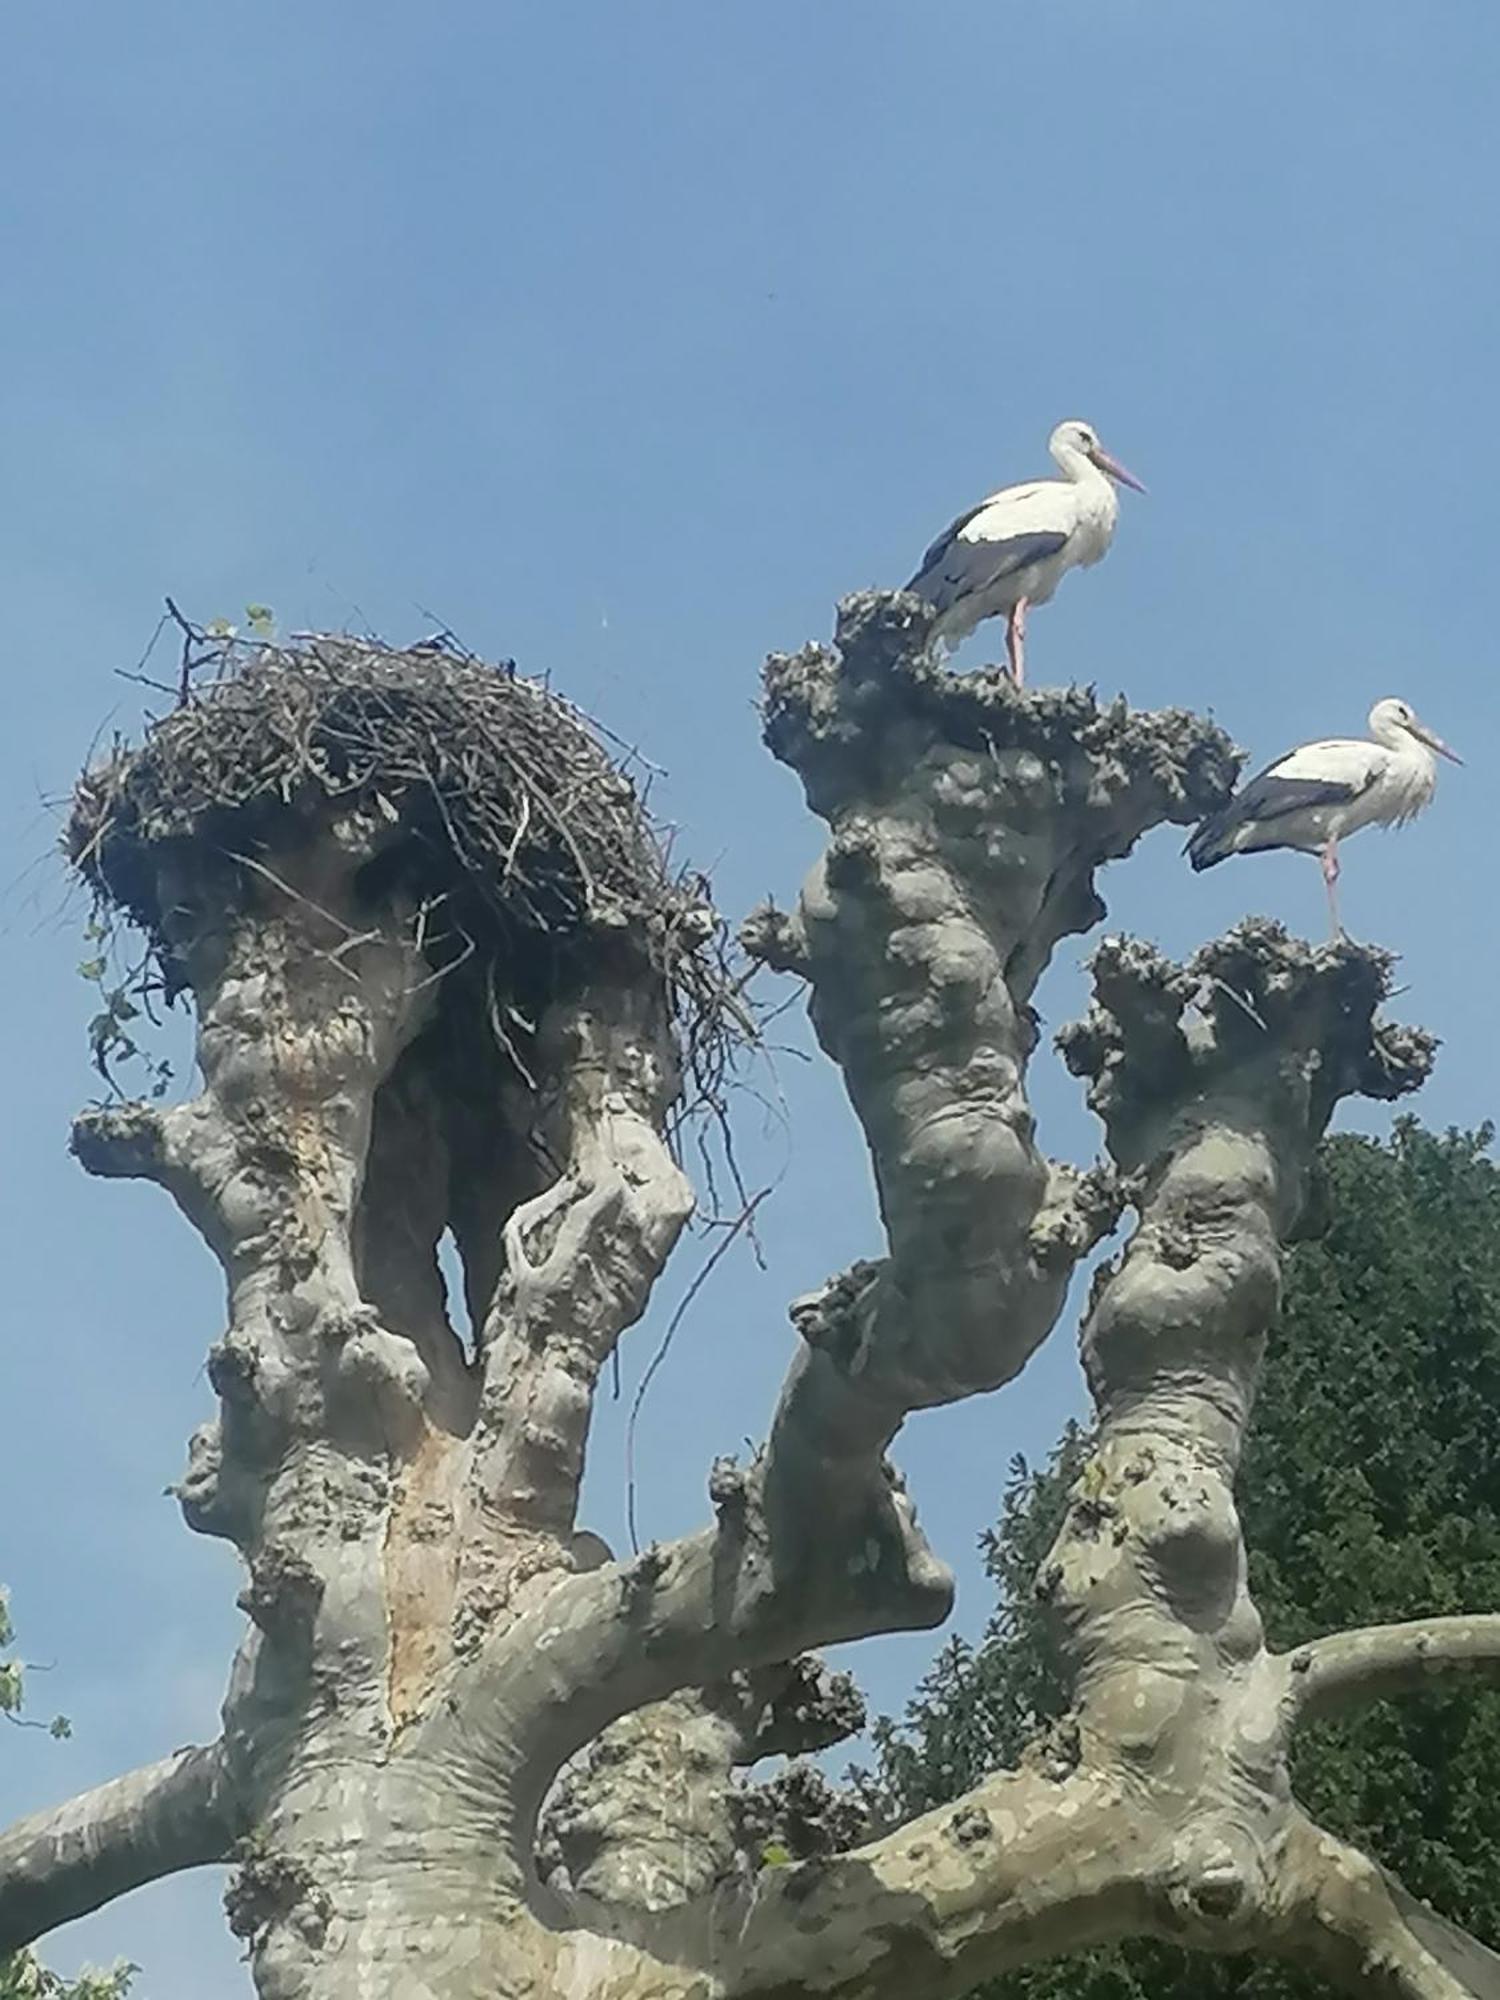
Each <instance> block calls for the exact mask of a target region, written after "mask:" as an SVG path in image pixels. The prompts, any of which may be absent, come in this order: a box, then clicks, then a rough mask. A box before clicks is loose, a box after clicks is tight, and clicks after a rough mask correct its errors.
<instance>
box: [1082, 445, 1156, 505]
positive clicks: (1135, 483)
mask: <svg viewBox="0 0 1500 2000" xmlns="http://www.w3.org/2000/svg"><path fill="white" fill-rule="evenodd" d="M1092 457H1093V461H1094V463H1095V465H1097V466H1098V468H1099V470H1100V471H1101V472H1107V473H1108V474H1109V476H1110V478H1111V479H1117V480H1118V481H1119V482H1120V484H1121V485H1122V486H1130V487H1133V488H1134V490H1135V491H1136V492H1137V493H1144V492H1145V491H1146V489H1145V487H1144V486H1142V484H1141V482H1140V481H1139V480H1138V479H1137V478H1136V476H1135V474H1134V473H1133V472H1127V471H1126V470H1125V468H1124V466H1123V465H1121V463H1120V461H1119V460H1118V459H1117V458H1111V457H1110V455H1109V453H1108V452H1107V451H1106V450H1105V449H1104V447H1103V445H1102V444H1101V445H1097V446H1096V447H1095V448H1094V451H1093V453H1092Z"/></svg>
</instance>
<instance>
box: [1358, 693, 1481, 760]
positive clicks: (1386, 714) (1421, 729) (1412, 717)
mask: <svg viewBox="0 0 1500 2000" xmlns="http://www.w3.org/2000/svg"><path fill="white" fill-rule="evenodd" d="M1370 734H1371V735H1372V736H1373V737H1374V738H1375V741H1376V742H1377V743H1384V744H1385V746H1386V748H1387V749H1390V750H1401V749H1404V748H1405V746H1406V745H1407V744H1408V743H1409V742H1411V740H1412V738H1413V737H1415V739H1416V740H1417V742H1418V743H1423V744H1425V745H1426V746H1427V748H1428V749H1429V750H1436V752H1437V753H1438V755H1439V756H1440V757H1446V758H1447V759H1448V760H1449V762H1450V763H1453V764H1461V763H1462V762H1463V761H1464V760H1463V758H1462V757H1460V756H1459V754H1458V752H1457V751H1456V750H1450V749H1449V748H1448V746H1447V744H1446V743H1445V742H1444V741H1443V739H1442V737H1441V736H1435V735H1434V734H1433V732H1432V731H1431V730H1430V729H1429V728H1428V727H1427V724H1426V723H1425V722H1423V721H1422V720H1421V719H1420V718H1419V716H1418V715H1417V711H1416V710H1415V709H1414V708H1413V707H1412V706H1411V704H1410V702H1405V701H1401V700H1400V699H1398V697H1397V696H1395V695H1393V694H1391V695H1387V696H1386V698H1385V700H1384V701H1377V702H1376V704H1375V706H1374V707H1373V708H1372V709H1371V710H1370Z"/></svg>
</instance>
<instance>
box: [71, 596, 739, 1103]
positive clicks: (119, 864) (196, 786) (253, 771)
mask: <svg viewBox="0 0 1500 2000" xmlns="http://www.w3.org/2000/svg"><path fill="white" fill-rule="evenodd" d="M197 636H198V637H199V638H200V639H201V638H202V637H203V635H201V634H199V635H197ZM203 658H204V656H203V655H201V654H200V658H199V660H198V661H195V662H194V664H195V665H201V664H202V663H203ZM208 663H209V664H211V665H212V666H213V667H214V669H215V670H216V674H217V677H216V678H214V679H212V680H210V681H209V682H208V683H207V684H206V685H202V686H200V687H198V688H197V689H196V690H195V691H194V692H193V694H192V695H191V696H190V697H189V698H188V699H186V700H185V701H184V702H183V703H182V705H181V706H179V707H177V708H176V709H174V710H173V711H172V712H171V713H169V714H167V715H165V716H163V717H161V718H160V719H158V720H156V721H154V722H153V723H151V725H150V726H149V728H148V729H147V731H146V735H145V738H144V741H143V742H142V743H141V744H140V745H139V746H138V747H135V748H132V747H130V746H129V745H127V744H126V743H124V742H123V741H122V740H120V739H118V738H117V739H116V741H115V743H114V744H113V746H112V747H111V749H110V751H109V754H108V755H107V756H106V757H104V758H103V759H102V761H100V762H98V763H96V764H94V765H93V766H92V767H91V768H90V769H89V770H87V771H86V772H85V773H84V775H83V777H82V778H81V779H80V780H79V782H78V785H77V787H76V789H75V791H74V795H73V801H72V810H71V812H70V815H69V818H68V821H67V826H66V830H65V833H64V836H63V846H64V849H65V852H66V854H67V856H68V859H69V860H70V861H71V862H72V864H73V866H74V868H75V869H76V870H77V871H78V873H79V875H80V876H81V877H82V878H83V880H84V881H85V882H86V883H87V884H88V886H89V887H90V888H91V889H92V891H93V892H94V894H95V897H96V899H97V900H98V901H99V902H100V903H101V904H103V905H104V906H105V907H106V908H109V909H113V910H116V911H119V912H122V913H123V914H125V915H126V916H128V917H129V918H130V919H131V920H132V921H133V922H134V923H135V924H136V925H138V926H139V927H140V929H141V930H142V931H143V932H144V933H145V935H146V937H147V939H148V940H149V945H150V950H151V954H152V956H153V959H154V961H155V965H156V967H157V968H158V970H159V974H160V977H161V980H162V983H163V984H164V985H165V987H166V989H167V990H168V992H169V993H170V992H172V991H175V990H177V989H178V988H180V986H181V985H182V983H183V974H182V971H181V968H180V966H179V965H178V963H177V958H176V953H175V951H174V943H173V925H172V921H171V913H170V912H169V911H168V910H167V909H166V908H164V907H163V895H164V892H166V885H167V884H169V883H171V882H172V881H173V880H174V878H179V871H178V870H177V869H176V868H174V867H173V866H171V865H170V864H171V863H172V862H173V861H174V859H179V858H180V859H186V860H190V861H193V862H196V863H197V864H198V867H199V870H200V872H201V870H202V867H203V866H204V865H205V864H206V863H207V864H215V863H221V864H222V865H224V866H228V867H230V868H231V869H234V868H236V867H237V868H238V869H239V870H240V872H241V874H242V876H243V877H244V880H243V881H242V883H241V893H242V894H243V895H247V896H248V895H249V894H250V893H253V892H252V891H251V888H250V878H249V875H248V874H246V872H245V871H246V864H247V857H248V861H249V867H250V868H251V869H253V868H254V866H255V857H257V856H262V855H274V854H275V853H276V852H277V851H278V850H279V851H282V852H285V851H286V850H287V849H288V847H289V846H294V845H295V844H296V843H297V841H298V840H299V838H300V839H305V838H306V837H307V834H308V830H309V828H314V827H320V826H324V825H326V824H327V822H328V819H329V817H330V813H349V812H360V813H364V814H369V815H372V816H374V817H375V818H376V819H377V821H383V822H385V824H386V826H387V829H388V831H387V833H386V835H385V837H384V838H383V839H382V840H381V842H380V853H379V858H378V859H377V860H376V861H375V862H372V863H371V864H370V865H369V870H368V872H369V873H370V875H371V877H372V880H371V882H370V885H369V886H370V888H371V892H372V894H376V893H378V892H379V890H381V889H382V888H384V889H389V888H390V887H391V886H394V885H395V884H397V883H399V885H400V886H401V888H402V889H403V890H405V891H406V892H407V893H408V894H409V895H410V896H412V898H413V899H414V901H415V902H416V904H417V905H418V907H419V909H420V910H422V911H423V912H424V917H423V922H424V930H423V937H424V948H425V949H426V950H427V951H428V955H429V957H431V958H432V959H433V960H434V963H435V965H436V966H438V967H439V968H441V969H453V968H454V967H456V965H457V964H458V963H459V961H460V960H461V959H466V958H471V957H474V956H475V955H476V954H477V956H478V957H479V959H480V960H481V961H482V962H485V963H487V964H488V965H489V966H491V967H493V966H500V967H503V969H504V973H505V977H506V981H507V985H508V989H509V992H510V993H511V994H512V995H513V996H514V998H515V1000H516V1002H517V1004H518V1005H520V1006H521V1007H522V1008H523V1009H525V1010H526V1011H527V1012H529V1013H530V1014H531V1015H532V1020H533V1021H534V1019H535V1010H536V1009H539V1008H540V1007H541V1006H544V1005H545V1004H546V1002H547V1001H548V1000H549V999H550V998H552V997H554V996H556V995H557V994H559V993H563V992H566V991H567V990H569V989H570V988H573V987H575V986H576V985H577V984H578V983H579V982H580V981H581V980H582V979H583V978H585V977H586V976H587V974H588V972H589V971H590V969H591V968H597V967H599V966H601V965H602V964H603V963H604V962H605V961H606V960H607V961H608V962H609V963H610V964H614V965H618V964H619V963H620V961H621V953H622V952H625V953H629V954H633V955H634V956H635V957H636V960H637V962H638V963H640V962H644V964H645V965H647V966H649V967H650V968H651V970H652V971H653V972H654V973H655V974H656V975H657V976H659V977H660V979H661V980H662V981H663V983H664V986H665V988H666V990H667V993H668V995H669V998H670V1002H671V1005H672V1009H673V1016H674V1020H675V1023H676V1026H677V1029H678V1033H679V1038H680V1041H681V1044H682V1047H683V1050H684V1053H685V1056H686V1058H687V1064H688V1068H689V1072H690V1074H695V1075H697V1076H698V1077H699V1079H700V1081H705V1082H707V1081H710V1080H711V1079H712V1078H714V1077H716V1076H718V1075H720V1074H722V1071H723V1069H724V1067H725V1065H726V1064H727V1062H728V1060H729V1057H730V1055H731V1053H732V1049H733V1046H734V1044H735V1042H736V1041H737V1040H738V1039H739V1038H740V1035H741V1031H742V1029H743V1027H744V1026H745V1025H747V1024H746V1021H745V1016H744V1014H743V1012H742V1010H741V1008H740V1006H739V1003H738V1001H737V998H736V981H735V978H734V975H733V972H732V969H731V967H730V965H729V964H728V961H727V946H726V942H725V934H724V930H723V927H722V925H721V924H720V922H719V920H718V918H717V917H716V915H715V913H714V911H713V909H712V907H711V905H710V903H709V900H708V894H707V884H706V882H705V881H704V880H703V878H702V877H701V876H695V875H691V874H686V873H679V874H674V872H673V871H672V869H671V866H670V863H669V860H668V855H667V851H666V847H665V844H664V842H663V840H662V838H661V837H660V836H659V835H658V833H657V830H656V828H655V826H654V825H653V823H652V821H651V819H650V817H649V815H648V813H647V811H646V809H645V806H644V803H643V801H642V799H641V797H640V796H639V794H638V792H637V789H636V785H635V783H634V782H633V780H632V778H631V777H630V776H629V775H628V773H627V772H626V771H625V770H624V769H622V768H621V765H620V763H619V762H617V761H616V760H615V759H614V758H613V757H612V756H611V755H610V753H609V752H608V751H607V750H606V748H605V747H604V745H603V744H602V743H601V741H600V739H599V736H598V735H597V734H596V732H595V729H594V727H593V726H591V724H590V722H589V721H588V719H587V718H586V717H585V716H584V715H583V714H582V713H581V712H580V711H579V710H578V709H576V708H574V707H573V706H572V705H571V704H570V703H569V702H567V701H565V700H563V699H562V697H561V696H559V695H557V694H555V693H553V692H552V691H551V690H550V689H549V688H547V687H545V686H543V685H542V684H541V683H539V682H537V681H533V680H527V679H524V678H520V677H518V676H517V675H516V674H515V671H514V668H513V667H503V668H497V667H493V666H490V665H488V664H486V663H485V662H484V661H481V660H479V659H476V658H474V657H473V656H471V655H467V654H462V653H457V652H454V651H450V650H446V649H443V648H440V647H437V646H433V647H428V646H423V647H419V648H416V649H413V650H407V651H403V650H401V649H398V648H393V647H389V646H385V645H382V644H380V643H378V642H377V641H374V640H371V639H363V638H355V637H350V636H348V635H342V634H339V635H335V634H306V635H298V637H297V639H296V640H295V641H293V642H290V643H288V644H285V645H280V644H276V645H273V644H260V643H256V644H246V643H245V642H243V641H235V640H225V641H224V642H222V644H220V645H219V646H218V647H217V648H216V649H215V650H213V652H212V654H211V657H210V658H209V660H208ZM377 878H378V879H377ZM179 879H180V878H179ZM525 1025H530V1024H529V1023H526V1024H525Z"/></svg>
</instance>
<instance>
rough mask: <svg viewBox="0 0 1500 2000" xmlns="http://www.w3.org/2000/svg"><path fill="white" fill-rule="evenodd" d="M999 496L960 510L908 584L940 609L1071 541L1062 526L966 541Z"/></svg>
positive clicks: (1019, 493) (1020, 491)
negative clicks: (972, 525) (968, 532)
mask: <svg viewBox="0 0 1500 2000" xmlns="http://www.w3.org/2000/svg"><path fill="white" fill-rule="evenodd" d="M1029 491H1030V489H1028V488H1017V489H1015V491H1014V494H1013V495H1012V494H1009V493H1008V494H1006V495H1005V496H1004V497H1005V498H1007V499H1010V498H1012V497H1014V498H1016V499H1022V498H1025V497H1026V495H1027V493H1028V492H1029ZM999 497H1000V496H999V495H996V494H991V495H990V498H989V499H988V500H981V501H980V502H979V504H978V506H977V507H971V508H970V509H969V510H968V512H967V513H965V514H960V515H959V517H958V519H957V520H956V521H954V522H952V523H951V524H950V525H949V526H948V527H947V528H945V529H944V530H943V532H942V534H940V535H939V536H938V538H937V540H936V541H935V542H934V543H933V544H932V545H931V547H930V548H929V549H928V550H927V553H926V554H925V555H924V556H923V558H922V563H921V567H920V568H919V569H918V571H917V573H916V575H915V576H914V577H913V578H912V579H911V581H910V582H909V583H908V584H907V586H906V588H907V589H908V590H914V591H916V593H917V595H918V596H919V597H925V598H926V599H927V601H928V603H929V604H933V605H935V606H936V607H937V609H938V610H939V611H946V610H947V609H948V607H949V606H950V605H951V604H954V603H956V602H957V600H958V599H959V598H960V597H963V596H966V595H967V594H968V593H969V592H970V591H973V590H984V589H987V588H988V587H989V585H991V584H992V583H998V582H999V581H1000V579H1001V578H1002V577H1006V576H1013V575H1015V573H1016V572H1017V571H1018V570H1023V569H1026V568H1028V567H1029V565H1030V564H1032V563H1036V562H1042V561H1044V560H1045V559H1046V558H1047V557H1048V556H1052V555H1056V554H1057V551H1058V550H1059V549H1060V548H1062V547H1063V545H1064V544H1065V543H1066V541H1067V539H1068V538H1067V536H1066V534H1064V533H1063V532H1062V530H1061V529H1052V528H1033V529H1026V530H1024V531H1022V532H1021V533H1019V534H1014V535H1006V536H997V537H995V538H994V539H991V538H990V537H988V536H983V537H978V536H976V537H973V538H970V539H965V537H964V529H965V528H967V527H968V525H969V523H970V522H971V521H973V520H975V519H977V517H978V516H979V515H980V514H982V513H984V511H985V509H986V508H987V507H990V506H993V505H994V503H995V501H996V500H997V499H998V498H999Z"/></svg>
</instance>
